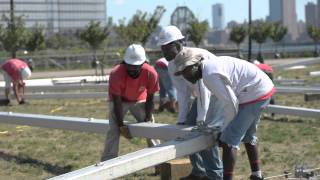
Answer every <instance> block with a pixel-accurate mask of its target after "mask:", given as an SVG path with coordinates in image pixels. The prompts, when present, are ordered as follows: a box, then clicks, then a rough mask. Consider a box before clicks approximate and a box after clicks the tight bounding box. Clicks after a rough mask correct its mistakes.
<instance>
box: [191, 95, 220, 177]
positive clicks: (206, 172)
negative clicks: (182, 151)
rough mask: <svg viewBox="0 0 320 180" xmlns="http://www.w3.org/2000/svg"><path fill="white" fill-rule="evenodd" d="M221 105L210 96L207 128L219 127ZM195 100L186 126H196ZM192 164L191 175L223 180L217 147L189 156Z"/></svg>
mask: <svg viewBox="0 0 320 180" xmlns="http://www.w3.org/2000/svg"><path fill="white" fill-rule="evenodd" d="M223 111H224V109H223V105H222V104H221V103H219V101H218V99H217V98H216V97H215V96H211V98H210V105H209V109H208V112H207V116H206V123H207V124H208V126H221V125H222V123H223V114H224V112H223ZM196 119H197V99H195V100H194V101H193V103H192V106H191V109H190V111H189V113H188V117H187V121H186V122H185V123H186V124H187V125H192V126H194V125H196V122H197V120H196ZM189 158H190V161H191V164H192V172H191V173H192V174H194V175H197V176H207V177H208V178H210V179H215V180H219V179H221V180H222V179H223V164H222V161H221V159H220V156H219V148H218V145H216V146H213V147H212V148H210V149H206V150H203V151H200V152H198V153H195V154H193V155H190V156H189Z"/></svg>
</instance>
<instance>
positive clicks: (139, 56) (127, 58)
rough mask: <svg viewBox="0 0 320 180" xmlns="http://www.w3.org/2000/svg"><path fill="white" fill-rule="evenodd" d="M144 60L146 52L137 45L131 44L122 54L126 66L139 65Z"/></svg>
mask: <svg viewBox="0 0 320 180" xmlns="http://www.w3.org/2000/svg"><path fill="white" fill-rule="evenodd" d="M146 60H147V58H146V52H145V50H144V48H143V47H142V46H141V45H139V44H131V45H130V46H129V47H128V48H127V50H126V52H125V54H124V62H126V63H127V64H131V65H141V64H143V63H144V62H145V61H146Z"/></svg>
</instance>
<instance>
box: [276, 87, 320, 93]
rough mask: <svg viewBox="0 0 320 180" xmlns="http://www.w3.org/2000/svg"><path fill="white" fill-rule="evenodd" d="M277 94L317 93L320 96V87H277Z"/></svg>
mask: <svg viewBox="0 0 320 180" xmlns="http://www.w3.org/2000/svg"><path fill="white" fill-rule="evenodd" d="M276 89H277V93H302V94H305V93H318V94H320V87H284V86H277V87H276Z"/></svg>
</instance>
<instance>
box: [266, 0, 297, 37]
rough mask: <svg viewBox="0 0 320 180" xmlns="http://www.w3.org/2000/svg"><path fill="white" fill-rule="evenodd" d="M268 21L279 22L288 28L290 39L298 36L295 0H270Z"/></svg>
mask: <svg viewBox="0 0 320 180" xmlns="http://www.w3.org/2000/svg"><path fill="white" fill-rule="evenodd" d="M269 4H270V9H269V17H268V21H270V22H280V23H281V24H282V25H283V26H285V27H287V28H288V34H289V36H290V39H291V40H296V39H297V38H298V36H299V33H298V25H297V13H296V0H270V1H269Z"/></svg>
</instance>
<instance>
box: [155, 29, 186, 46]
mask: <svg viewBox="0 0 320 180" xmlns="http://www.w3.org/2000/svg"><path fill="white" fill-rule="evenodd" d="M183 38H184V36H183V35H182V33H181V31H180V30H179V29H178V28H177V27H176V26H167V27H165V28H163V29H162V31H161V32H160V34H159V42H158V45H160V46H163V45H166V44H169V43H171V42H173V41H176V40H180V39H183Z"/></svg>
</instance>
